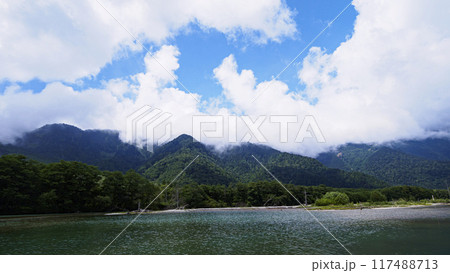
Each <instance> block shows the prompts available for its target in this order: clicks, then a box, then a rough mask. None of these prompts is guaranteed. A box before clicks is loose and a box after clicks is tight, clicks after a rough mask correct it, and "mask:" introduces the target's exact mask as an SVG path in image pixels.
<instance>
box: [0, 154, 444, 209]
mask: <svg viewBox="0 0 450 273" xmlns="http://www.w3.org/2000/svg"><path fill="white" fill-rule="evenodd" d="M166 186H167V184H161V183H155V182H152V181H149V180H148V179H146V178H144V177H143V176H142V175H140V174H139V173H137V172H135V171H133V170H130V171H128V172H126V173H122V172H119V171H116V172H111V171H101V170H99V169H98V168H97V167H94V166H90V165H87V164H84V163H80V162H73V161H72V162H68V161H61V162H58V163H49V164H44V163H41V162H38V161H35V160H31V159H28V158H27V157H25V156H22V155H5V156H2V157H0V214H3V215H6V214H9V215H11V214H30V213H73V212H115V211H134V210H137V209H143V208H145V207H146V206H147V205H148V204H149V203H150V201H151V200H153V199H154V198H155V197H156V196H157V195H158V194H159V193H160V192H161V191H162V190H163V189H164V188H165V187H166ZM284 186H285V187H286V188H287V189H288V190H289V191H290V192H291V193H292V194H293V195H294V196H296V198H297V199H298V201H300V202H301V203H302V204H313V205H314V206H316V207H321V208H324V209H325V208H338V209H339V208H345V207H347V208H355V207H358V206H359V207H361V206H363V207H370V206H388V205H394V206H401V205H413V204H429V203H432V202H434V203H448V198H449V192H448V191H447V190H442V189H426V188H422V187H416V186H392V187H386V188H380V189H361V188H333V187H329V186H326V185H317V186H302V185H293V184H284ZM355 204H357V205H355ZM298 205H299V204H298V202H297V201H296V200H295V199H294V198H292V196H291V195H290V194H289V193H288V192H287V191H286V190H285V189H284V188H283V187H281V185H280V184H279V183H278V182H276V181H255V182H248V183H232V184H228V185H221V184H217V185H210V184H208V185H207V184H198V183H192V182H189V183H183V175H181V177H180V178H179V179H178V180H177V181H175V182H174V183H173V184H172V185H171V186H170V187H168V188H167V189H166V190H165V191H164V192H163V193H162V194H161V195H160V196H159V197H158V198H156V200H155V201H154V202H153V203H152V204H151V205H150V206H149V207H147V209H148V210H167V209H175V208H186V209H194V208H225V207H265V206H298Z"/></svg>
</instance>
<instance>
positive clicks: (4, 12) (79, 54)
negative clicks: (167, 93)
mask: <svg viewBox="0 0 450 273" xmlns="http://www.w3.org/2000/svg"><path fill="white" fill-rule="evenodd" d="M99 2H100V3H101V5H103V6H104V7H105V8H106V9H107V10H108V12H110V13H111V14H112V15H113V16H114V17H115V18H116V19H117V20H119V21H120V22H121V23H122V24H123V26H125V27H126V28H127V30H129V31H130V32H131V33H132V34H133V36H135V37H137V38H138V39H139V40H140V41H142V42H149V43H154V44H157V45H161V44H162V43H164V41H166V40H167V38H170V37H173V36H174V35H176V34H177V33H178V32H179V31H181V30H183V29H186V28H188V27H189V25H190V24H198V25H200V26H201V27H202V28H204V29H205V30H208V29H216V30H218V31H220V32H223V33H224V34H226V35H228V36H230V37H234V36H236V35H238V34H239V33H244V34H248V35H252V36H253V40H254V41H255V42H259V43H265V42H267V41H268V40H273V41H280V40H281V39H282V38H283V37H289V36H292V35H293V34H294V33H295V31H296V26H295V22H294V21H293V20H292V11H291V10H289V9H288V8H287V7H286V6H285V5H284V4H283V2H282V1H280V0H265V1H260V0H252V1H246V2H245V4H243V2H242V1H238V0H235V1H225V0H213V1H196V0H193V1H174V0H163V1H143V0H132V1H111V0H99ZM101 5H99V4H98V3H97V1H91V0H80V1H58V0H47V1H31V2H30V1H24V0H18V1H0V29H1V31H0V63H1V64H2V65H1V66H0V79H8V80H10V81H28V80H31V79H33V78H39V79H41V80H43V81H57V80H62V81H66V82H74V81H75V80H76V79H79V78H81V77H86V76H93V75H96V74H97V73H98V72H99V71H100V69H101V68H102V67H103V66H104V65H105V64H107V63H109V62H111V61H112V60H113V59H114V58H115V57H118V56H119V55H120V54H118V52H120V51H121V50H124V49H126V50H139V49H141V48H140V46H139V43H134V41H133V38H132V37H131V36H130V34H129V33H128V32H127V31H125V30H124V29H123V28H122V27H121V26H120V25H119V24H118V23H117V22H116V21H115V20H114V18H112V17H111V15H110V14H108V12H106V11H105V9H104V8H103V7H102V6H101ZM62 67H63V68H64V69H62Z"/></svg>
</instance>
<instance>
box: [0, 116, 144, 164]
mask: <svg viewBox="0 0 450 273" xmlns="http://www.w3.org/2000/svg"><path fill="white" fill-rule="evenodd" d="M12 153H16V154H23V155H25V156H28V157H30V158H32V159H35V160H38V161H41V162H46V163H50V162H58V161H60V160H66V161H79V162H83V163H86V164H90V165H95V166H98V167H99V168H100V169H102V170H111V171H116V170H118V171H127V170H129V169H135V168H137V167H138V166H141V165H142V164H143V163H144V162H145V161H146V160H147V157H148V155H149V153H147V152H146V151H144V150H140V149H138V148H136V147H135V146H133V145H130V144H127V143H124V142H122V141H121V140H120V138H119V134H118V133H117V132H115V131H105V130H81V129H79V128H77V127H75V126H71V125H67V124H51V125H45V126H43V127H41V128H39V129H36V130H34V131H31V132H29V133H26V134H24V135H23V137H21V138H18V139H17V140H16V142H15V143H14V144H9V145H1V144H0V155H1V154H12Z"/></svg>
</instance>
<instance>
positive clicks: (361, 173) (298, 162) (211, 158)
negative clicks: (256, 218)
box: [0, 124, 450, 188]
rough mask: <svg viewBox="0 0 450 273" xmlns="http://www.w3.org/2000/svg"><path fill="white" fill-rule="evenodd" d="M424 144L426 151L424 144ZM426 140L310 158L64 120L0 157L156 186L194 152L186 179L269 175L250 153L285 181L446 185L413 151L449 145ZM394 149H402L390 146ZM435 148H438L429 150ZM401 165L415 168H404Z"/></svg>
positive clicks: (444, 168)
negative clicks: (146, 139)
mask: <svg viewBox="0 0 450 273" xmlns="http://www.w3.org/2000/svg"><path fill="white" fill-rule="evenodd" d="M427 143H428V145H431V146H432V149H430V150H427V149H426V147H427V146H426V144H427ZM430 143H431V142H430V141H428V142H426V143H425V144H422V143H421V142H417V141H416V142H410V143H407V145H405V144H399V143H394V145H391V146H387V145H384V146H383V145H368V144H347V145H346V146H344V145H343V146H340V147H338V149H337V150H336V151H331V152H328V153H322V154H320V155H319V156H318V157H317V158H309V157H305V156H301V155H296V154H291V153H286V152H280V151H278V150H276V149H273V148H271V147H268V146H265V145H259V144H252V143H243V144H241V145H237V146H229V147H227V148H226V149H224V150H221V151H217V150H215V149H214V147H212V146H207V145H205V144H203V143H201V142H198V141H196V140H195V139H194V138H193V137H192V136H190V135H185V134H183V135H180V136H178V137H176V138H174V139H173V140H171V141H169V142H167V143H165V144H163V145H160V146H157V147H155V148H154V152H153V153H149V152H147V151H146V150H144V149H140V148H138V147H136V146H134V145H131V144H128V143H124V142H123V141H122V140H120V138H119V133H118V132H116V131H109V130H81V129H79V128H77V127H75V126H72V125H68V124H49V125H45V126H43V127H41V128H38V129H36V130H33V131H31V132H28V133H26V134H25V135H24V136H23V137H22V138H19V139H17V140H16V143H14V144H8V145H2V144H0V155H2V154H11V153H19V154H24V155H25V156H28V157H30V158H32V159H36V160H39V161H42V162H46V163H48V162H56V161H60V160H65V161H80V162H83V163H87V164H90V165H95V166H97V167H99V168H100V169H102V170H111V171H116V170H119V171H122V172H125V171H127V170H129V169H134V170H136V171H138V172H139V173H141V174H143V175H144V176H145V177H147V178H148V179H150V180H153V181H156V182H159V183H168V181H170V179H172V178H173V177H175V176H176V175H177V174H178V172H180V171H181V170H182V169H183V168H184V167H185V166H186V165H187V164H188V163H189V162H190V161H191V160H192V159H193V158H194V157H195V156H196V155H199V158H198V159H197V160H196V162H195V164H193V165H192V166H191V167H190V168H189V169H188V170H186V173H185V174H183V176H184V179H185V180H186V181H190V182H199V183H204V184H230V183H237V182H244V183H246V182H251V181H260V180H271V179H272V178H271V177H270V175H268V174H267V172H266V171H264V170H263V168H261V166H260V165H259V164H258V162H256V160H255V159H254V158H253V157H252V156H255V157H256V158H257V159H258V160H259V161H261V162H262V163H263V164H264V165H265V166H266V167H267V168H268V169H269V170H271V172H272V173H273V174H274V175H275V176H276V177H277V178H278V179H280V180H281V181H282V182H283V183H292V184H302V185H319V184H325V185H328V186H333V187H351V188H354V187H367V188H376V187H382V186H386V185H387V183H385V182H383V181H386V182H388V184H389V185H416V186H425V187H429V188H436V187H437V188H445V187H446V186H445V185H444V180H445V179H447V178H448V177H450V172H449V171H448V170H449V165H448V163H446V162H445V161H444V162H440V161H436V160H429V159H424V158H422V157H419V156H416V155H412V154H411V153H414V152H415V150H414V145H419V146H420V149H419V152H418V153H420V154H422V155H425V156H427V155H429V156H430V157H433V158H440V159H442V158H444V159H445V151H446V149H447V148H448V147H447V145H448V146H449V147H450V144H447V142H445V140H439V142H438V143H437V144H436V145H432V144H433V143H431V144H430ZM402 145H403V146H402ZM397 146H401V148H398V149H396V148H395V147H397ZM345 147H347V148H345ZM436 147H438V148H439V149H441V150H442V151H444V152H441V151H435V150H436ZM400 149H406V150H408V151H409V153H404V152H402V151H401V150H400ZM433 149H434V150H433ZM405 166H407V168H406V169H407V170H408V169H410V170H413V171H410V172H409V173H408V172H407V170H405V168H404V167H405ZM423 166H425V167H426V168H424V167H423ZM415 178H417V179H415Z"/></svg>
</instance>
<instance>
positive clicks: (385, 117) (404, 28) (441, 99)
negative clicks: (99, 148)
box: [0, 1, 450, 155]
mask: <svg viewBox="0 0 450 273" xmlns="http://www.w3.org/2000/svg"><path fill="white" fill-rule="evenodd" d="M166 2H167V1H166ZM133 3H134V4H131V5H130V6H126V7H125V6H124V7H120V6H118V7H116V8H117V9H120V10H122V11H123V13H120V12H118V11H117V13H120V14H122V15H123V16H125V17H126V18H129V20H131V21H130V22H126V24H129V25H131V26H136V27H137V22H138V21H140V20H144V19H145V16H144V14H146V13H147V12H153V11H150V10H146V8H145V7H144V8H142V11H141V10H138V11H137V13H136V14H135V16H126V15H127V14H131V13H132V11H133V10H135V8H134V6H133V5H136V3H137V2H133ZM155 3H158V2H155ZM170 3H171V2H169V4H170ZM261 3H263V4H265V3H266V2H261ZM267 3H269V4H270V3H272V2H267ZM277 3H278V2H277ZM263 4H261V5H263ZM119 5H120V3H119ZM155 5H156V4H155ZM181 5H184V4H181ZM191 5H192V6H189V7H184V8H187V11H185V12H184V13H181V14H180V18H175V19H170V18H166V17H165V16H164V15H165V14H166V15H167V16H169V14H172V13H170V12H169V11H165V13H164V12H162V13H161V14H159V13H158V14H159V15H158V16H161V18H164V19H161V20H163V21H158V20H159V19H157V18H156V19H155V18H151V19H149V22H150V23H148V25H144V26H145V27H149V29H151V28H150V24H153V23H155V24H156V23H157V22H159V23H161V22H165V23H161V24H160V25H158V27H161V30H160V32H157V33H152V35H154V36H151V37H152V38H151V39H153V40H155V41H156V40H158V39H160V40H163V39H164V38H165V37H167V36H168V35H173V33H174V31H175V32H176V30H179V29H180V28H181V27H182V26H183V25H185V23H182V22H185V21H186V22H187V21H192V20H194V19H193V18H195V20H197V21H198V22H199V24H204V25H208V26H209V27H213V28H216V29H218V30H220V31H223V32H225V33H227V34H229V35H233V34H234V33H236V31H237V30H240V31H244V32H245V31H246V30H250V29H252V31H256V32H259V33H260V36H259V38H261V37H263V38H264V39H272V40H276V39H278V38H279V37H282V36H283V35H287V34H286V33H287V32H283V31H284V30H285V29H288V28H286V26H288V25H289V24H287V23H286V24H283V23H279V22H283V20H281V19H280V20H281V21H279V22H278V23H276V24H273V22H272V23H270V24H269V25H270V26H272V27H275V26H278V25H279V24H281V26H283V27H281V26H280V29H279V31H275V32H273V33H278V34H277V35H275V34H271V33H272V32H271V31H269V30H270V28H267V29H266V28H263V27H261V28H256V26H254V25H252V24H253V23H254V22H247V21H245V20H244V18H243V17H242V18H241V17H239V16H237V17H236V18H241V19H239V20H237V22H239V23H236V22H234V23H233V22H228V21H227V16H225V17H223V18H222V19H220V18H221V17H220V16H219V15H217V14H215V16H216V17H214V16H213V15H211V13H212V11H209V10H208V8H209V7H208V5H209V4H205V6H202V7H203V10H202V9H200V7H199V6H198V4H196V2H191ZM354 5H355V8H356V10H357V11H358V12H359V15H358V17H357V20H356V22H355V30H354V34H353V35H352V37H351V38H349V39H348V40H347V41H346V42H344V43H342V44H341V45H340V46H339V47H338V48H337V49H336V50H335V51H334V52H332V53H327V52H326V51H325V50H323V49H320V48H316V47H314V48H311V49H310V51H309V54H308V56H307V57H306V58H305V59H304V61H303V66H302V68H301V69H300V71H299V79H300V80H301V81H302V83H303V84H304V85H305V86H306V89H305V91H304V92H302V93H300V94H295V93H292V92H289V88H288V86H287V85H286V84H285V83H283V82H281V81H278V80H272V81H258V80H257V79H256V77H255V75H254V74H253V72H252V70H250V69H243V70H240V71H239V69H238V65H237V62H236V60H235V58H234V56H233V55H230V56H228V57H226V58H225V59H224V60H223V62H222V64H220V65H218V67H217V68H216V69H214V76H215V78H216V79H217V81H218V82H219V84H220V85H221V86H222V88H223V95H222V97H223V98H224V99H225V101H224V102H225V103H226V102H231V103H232V104H233V107H234V108H232V109H228V108H225V107H220V99H216V100H211V104H210V105H206V106H207V107H206V109H207V110H205V111H200V110H199V109H200V107H205V103H206V102H205V101H201V97H200V96H199V95H198V94H188V93H186V92H184V91H182V90H179V89H178V88H175V87H173V86H174V85H173V83H174V79H173V78H172V76H170V75H169V74H168V73H167V71H164V69H162V68H161V66H159V64H158V63H157V62H156V61H155V60H154V59H153V58H151V56H149V55H147V56H146V57H145V65H146V71H145V72H144V73H139V74H137V75H134V76H133V77H132V78H133V80H132V81H130V82H128V81H125V80H121V79H116V80H111V81H109V82H105V83H104V87H103V88H99V89H89V90H84V91H80V92H78V91H74V90H72V89H71V88H70V87H67V86H65V85H62V84H60V83H53V84H49V85H48V86H47V87H46V88H45V89H44V90H43V91H42V92H41V93H38V94H33V93H31V92H26V91H23V90H18V87H16V86H12V87H10V88H9V89H8V90H7V91H6V92H5V93H4V94H3V95H0V123H1V124H4V126H3V131H1V135H0V139H2V140H3V139H6V138H8V137H9V138H11V136H17V135H18V134H20V133H22V132H24V131H27V130H31V129H34V128H36V127H38V126H40V125H43V124H46V123H52V122H68V123H71V124H74V125H78V126H80V127H82V128H103V129H117V130H121V131H122V132H123V130H124V129H125V118H126V116H127V115H128V114H130V113H132V112H133V111H135V110H137V109H139V108H140V107H141V106H143V105H151V106H154V107H157V108H160V109H161V110H164V111H166V112H170V113H172V114H173V117H172V119H171V122H172V125H173V126H172V128H173V130H174V131H173V133H174V135H177V134H181V133H189V134H191V133H192V124H191V123H192V115H197V114H202V113H203V114H205V113H209V114H216V115H224V116H226V117H227V116H229V115H230V114H231V113H238V114H247V115H251V116H252V117H253V118H254V119H253V120H255V118H256V117H258V116H260V115H297V116H299V121H301V120H302V118H303V117H304V116H306V115H313V116H314V117H315V119H316V121H317V123H318V124H319V126H320V128H321V130H322V133H323V135H324V137H325V139H326V143H316V142H315V141H314V140H313V139H309V140H307V141H306V142H305V143H302V144H298V143H295V142H293V141H292V140H293V139H294V138H295V136H296V133H297V132H298V130H299V127H300V122H299V123H297V124H293V125H292V127H291V130H290V131H289V132H290V134H289V135H288V139H289V140H290V141H289V142H288V143H280V141H279V137H280V136H279V133H280V132H279V131H278V129H277V128H278V127H276V125H273V124H272V125H270V126H269V125H267V124H264V125H262V126H261V131H262V132H263V133H264V136H265V138H266V139H267V140H268V142H267V143H266V144H268V145H271V146H273V147H275V148H278V149H281V150H284V151H290V152H296V153H300V154H305V155H315V154H317V153H318V152H321V151H325V150H327V149H329V148H330V147H333V146H335V145H339V144H343V143H346V142H383V141H390V140H397V139H402V138H417V137H423V136H426V135H428V134H430V132H431V131H433V130H440V129H443V128H444V129H445V128H447V129H448V128H450V92H449V88H450V77H448V75H449V72H450V50H449V49H450V30H449V28H448V25H450V19H449V18H450V17H449V16H448V14H447V13H448V10H450V4H449V3H447V2H446V1H442V3H436V5H429V4H428V3H426V2H422V1H369V2H366V1H355V3H354ZM169 6H170V5H169ZM268 6H270V5H268ZM97 8H98V7H96V9H97ZM177 8H178V7H177ZM128 9H129V10H128ZM160 9H163V8H162V7H157V6H155V10H158V11H161V10H160ZM222 10H223V14H225V15H226V14H227V12H231V11H229V10H227V9H226V8H225V7H223V8H222ZM243 10H246V9H243ZM281 10H282V9H281ZM194 11H195V12H194ZM207 11H208V12H209V13H208V12H207ZM95 12H99V11H95ZM196 12H198V14H197V13H196ZM242 12H244V11H242ZM246 12H250V13H249V14H248V16H249V18H252V16H251V14H252V13H251V11H249V10H246ZM258 12H262V11H258ZM267 12H268V13H270V12H269V11H267ZM221 14H222V13H221ZM243 14H246V13H243ZM276 14H284V13H282V12H281V13H280V11H277V12H276ZM185 15H186V16H187V17H186V18H184V17H183V16H185ZM188 15H189V16H188ZM203 15H204V16H206V17H205V18H204V17H202V16H203ZM102 16H103V17H100V18H101V20H103V21H104V22H106V21H108V20H110V18H108V16H106V15H102ZM155 16H156V15H155ZM158 16H157V17H158ZM267 16H269V15H267ZM277 16H281V15H277ZM141 17H142V18H141ZM209 17H211V18H209ZM244 17H245V16H244ZM281 17H282V18H284V17H283V16H281ZM271 18H276V17H273V16H272V17H271ZM216 19H217V20H216ZM0 20H1V19H0ZM133 20H135V21H133ZM165 20H168V21H165ZM144 21H145V20H144ZM167 22H171V23H167ZM105 24H106V23H105ZM235 24H236V25H235ZM238 25H239V26H238ZM163 26H164V27H163ZM275 29H277V28H275ZM133 32H137V33H140V32H141V31H140V30H139V28H138V27H137V29H133ZM36 33H39V32H36ZM263 33H264V34H263ZM283 33H284V34H283ZM1 35H2V34H0V36H1ZM118 36H120V34H119V35H118ZM125 36H126V35H125ZM125 36H123V37H125ZM158 37H159V38H158ZM116 38H117V37H116ZM116 38H115V39H116ZM147 38H148V39H150V38H149V37H147ZM118 41H120V39H119V40H118ZM117 44H120V42H117V43H116V45H117ZM0 52H1V51H0ZM111 52H114V50H112V51H111ZM111 54H113V53H111ZM181 54H182V52H181ZM0 55H1V53H0ZM179 55H180V52H179V51H178V49H177V48H176V47H174V46H169V45H167V46H162V47H161V48H160V49H159V50H158V51H157V52H155V56H156V58H157V59H158V61H159V62H160V63H161V64H162V65H163V66H164V67H165V68H166V69H167V70H168V71H169V72H170V73H171V74H173V75H174V76H175V77H176V74H175V72H176V70H177V69H178V68H179V64H178V57H179ZM105 56H106V57H105V60H104V61H107V59H108V58H110V55H109V54H105ZM108 56H109V57H108ZM2 58H3V57H2ZM102 58H103V57H102ZM95 62H97V63H101V62H100V61H95ZM94 66H95V65H94ZM94 66H92V67H94ZM31 67H33V66H31ZM80 67H81V66H80ZM83 67H84V68H85V70H86V71H88V70H89V68H86V67H87V66H83ZM0 69H2V68H0ZM13 71H14V69H12V71H11V73H13ZM30 71H32V70H26V71H25V72H24V73H25V74H26V73H28V72H30ZM16 72H17V71H16ZM47 72H48V73H49V74H48V75H50V74H51V73H53V72H51V69H49V70H48V71H47ZM47 72H46V71H45V70H44V72H42V73H47ZM72 72H73V71H72ZM72 72H70V73H72ZM2 73H3V72H2ZM30 73H31V74H32V72H30ZM33 73H34V72H33ZM61 73H69V72H67V71H66V72H64V71H63V72H61ZM274 73H276V72H274ZM56 74H57V73H56V72H55V74H54V75H56ZM260 93H262V95H261V96H259V98H258V99H257V100H256V101H255V102H252V100H253V98H254V97H255V96H256V95H257V94H260ZM129 94H132V95H133V96H131V97H133V100H131V99H129V97H130V96H127V95H129ZM194 97H195V98H194ZM314 99H317V103H315V104H310V103H309V102H310V101H313V100H314ZM197 100H200V101H201V103H198V102H197ZM224 122H225V123H227V122H228V120H227V118H225V119H224ZM237 126H238V131H241V132H243V134H245V133H246V132H247V131H246V130H245V126H244V125H243V123H242V122H241V123H240V124H238V125H237ZM274 126H275V127H274ZM274 128H275V129H274ZM227 133H228V131H227V130H225V135H227ZM242 136H243V135H242V134H241V135H240V136H239V137H242ZM253 141H254V140H253ZM208 143H214V144H217V145H219V146H223V145H224V144H226V143H227V138H226V137H225V138H224V139H216V140H210V141H208Z"/></svg>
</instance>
